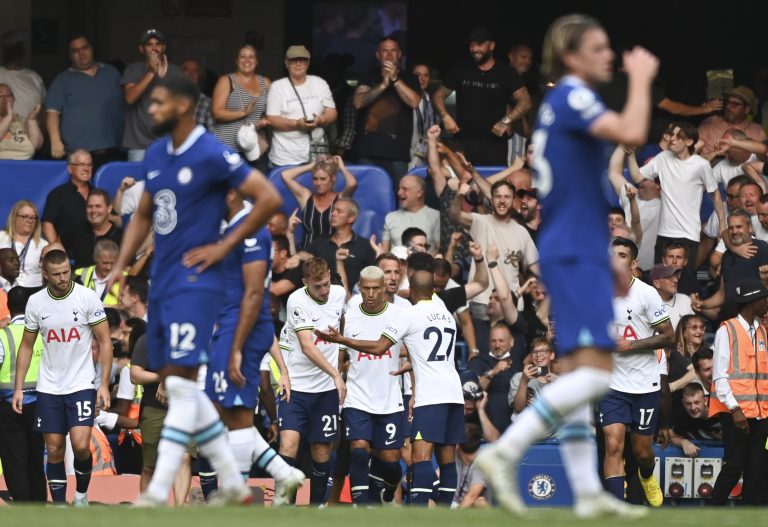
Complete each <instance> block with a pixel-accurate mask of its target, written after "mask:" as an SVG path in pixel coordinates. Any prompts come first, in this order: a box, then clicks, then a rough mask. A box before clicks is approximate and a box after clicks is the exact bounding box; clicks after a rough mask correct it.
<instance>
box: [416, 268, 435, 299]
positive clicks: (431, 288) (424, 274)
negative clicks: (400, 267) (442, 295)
mask: <svg viewBox="0 0 768 527" xmlns="http://www.w3.org/2000/svg"><path fill="white" fill-rule="evenodd" d="M410 288H411V299H412V300H413V301H416V302H417V301H419V300H428V299H430V298H432V294H433V293H434V292H435V277H434V275H433V274H432V272H431V271H416V272H415V273H413V275H412V276H411V278H410Z"/></svg>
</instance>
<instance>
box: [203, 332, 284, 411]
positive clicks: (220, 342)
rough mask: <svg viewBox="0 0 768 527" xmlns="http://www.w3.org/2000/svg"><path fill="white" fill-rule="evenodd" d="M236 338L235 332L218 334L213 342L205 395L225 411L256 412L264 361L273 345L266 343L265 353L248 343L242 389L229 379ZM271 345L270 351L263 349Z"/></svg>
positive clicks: (242, 369) (243, 362) (243, 367)
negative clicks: (233, 342) (239, 407)
mask: <svg viewBox="0 0 768 527" xmlns="http://www.w3.org/2000/svg"><path fill="white" fill-rule="evenodd" d="M234 336H235V334H234V333H233V332H231V331H227V332H219V331H217V332H216V333H215V334H214V336H213V340H212V341H211V356H210V361H209V362H208V372H207V373H206V375H205V393H206V394H207V395H208V397H209V398H210V399H211V401H213V402H215V403H218V404H220V405H221V406H223V407H224V408H235V407H237V406H243V407H245V408H256V406H257V401H258V400H259V383H260V381H261V371H260V365H261V359H262V358H264V354H266V353H268V352H269V346H271V345H272V341H269V343H266V342H265V343H262V346H261V347H262V349H258V346H257V345H255V344H256V343H253V342H250V339H249V340H248V341H246V343H245V346H244V347H245V349H244V350H243V361H242V363H241V364H240V371H241V372H242V374H243V376H244V377H245V386H244V387H242V388H240V387H239V386H237V385H236V384H235V383H233V382H232V381H230V379H229V373H228V371H229V368H228V366H229V355H230V353H231V350H232V340H233V339H234ZM264 345H267V346H268V347H267V348H266V349H263V346H264Z"/></svg>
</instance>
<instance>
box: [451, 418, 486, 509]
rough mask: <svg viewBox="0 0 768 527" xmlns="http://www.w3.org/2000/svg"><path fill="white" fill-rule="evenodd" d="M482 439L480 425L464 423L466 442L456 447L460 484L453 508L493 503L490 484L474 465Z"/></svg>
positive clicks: (483, 505) (466, 507)
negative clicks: (489, 488)
mask: <svg viewBox="0 0 768 527" xmlns="http://www.w3.org/2000/svg"><path fill="white" fill-rule="evenodd" d="M482 440H483V436H482V432H481V430H480V427H479V426H477V425H476V424H474V423H466V424H465V425H464V442H463V443H460V444H459V445H458V448H457V449H456V473H457V475H458V482H459V484H458V485H456V494H455V495H454V496H453V502H452V503H451V509H469V508H471V507H475V508H480V507H488V506H490V504H491V500H490V491H489V490H488V484H487V483H486V482H485V478H484V477H483V475H482V474H480V471H479V470H477V467H475V466H474V461H475V456H476V455H477V451H478V450H480V444H481V443H482Z"/></svg>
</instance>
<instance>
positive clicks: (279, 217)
mask: <svg viewBox="0 0 768 527" xmlns="http://www.w3.org/2000/svg"><path fill="white" fill-rule="evenodd" d="M267 229H269V234H271V235H272V238H274V237H275V236H278V235H280V236H285V233H286V232H288V216H286V215H285V212H281V211H278V212H275V213H274V214H273V215H272V217H271V218H269V222H268V223H267Z"/></svg>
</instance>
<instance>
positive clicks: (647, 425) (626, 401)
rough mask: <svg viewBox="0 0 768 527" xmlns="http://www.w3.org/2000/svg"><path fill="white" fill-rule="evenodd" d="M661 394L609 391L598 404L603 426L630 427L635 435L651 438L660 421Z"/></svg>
mask: <svg viewBox="0 0 768 527" xmlns="http://www.w3.org/2000/svg"><path fill="white" fill-rule="evenodd" d="M660 394H661V392H658V391H656V392H650V393H626V392H620V391H617V390H609V391H608V393H607V394H605V396H604V397H603V398H602V399H600V402H598V403H597V411H598V416H599V419H600V425H601V426H608V425H612V424H616V423H621V424H623V425H630V430H631V431H632V433H633V434H639V435H643V436H650V435H653V434H654V433H655V432H656V425H657V423H658V421H659V401H660V399H661V397H660Z"/></svg>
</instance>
